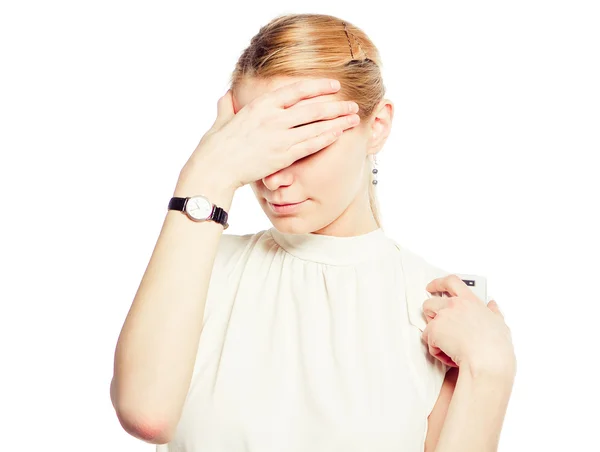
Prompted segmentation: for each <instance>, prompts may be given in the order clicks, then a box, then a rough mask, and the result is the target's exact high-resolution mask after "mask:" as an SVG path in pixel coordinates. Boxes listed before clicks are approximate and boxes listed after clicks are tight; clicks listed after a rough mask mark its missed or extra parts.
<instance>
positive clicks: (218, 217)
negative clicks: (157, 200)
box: [168, 196, 229, 229]
mask: <svg viewBox="0 0 600 452" xmlns="http://www.w3.org/2000/svg"><path fill="white" fill-rule="evenodd" d="M188 199H190V197H187V198H181V197H178V196H173V197H172V198H171V199H170V201H169V206H168V210H180V211H181V212H184V213H185V205H186V204H187V200H188ZM228 218H229V214H228V213H227V212H225V210H224V209H223V208H221V207H218V206H216V205H214V204H213V210H212V213H211V214H210V216H209V217H208V218H207V221H208V220H212V221H215V222H217V223H219V224H222V225H223V227H224V229H227V228H228V227H229V224H228V223H227V219H228Z"/></svg>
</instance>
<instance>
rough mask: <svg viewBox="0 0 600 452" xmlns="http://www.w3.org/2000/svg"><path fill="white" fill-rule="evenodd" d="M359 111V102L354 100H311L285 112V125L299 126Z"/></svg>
mask: <svg viewBox="0 0 600 452" xmlns="http://www.w3.org/2000/svg"><path fill="white" fill-rule="evenodd" d="M357 112H358V104H357V103H356V102H354V101H347V100H334V101H324V102H310V103H307V104H305V105H294V106H293V107H291V108H288V109H287V110H286V111H285V113H284V115H283V116H284V118H285V119H284V120H283V121H282V122H283V125H284V126H285V127H288V128H290V127H297V126H301V125H305V124H311V123H314V122H315V121H323V120H328V119H335V118H337V117H339V116H345V115H352V114H354V113H357Z"/></svg>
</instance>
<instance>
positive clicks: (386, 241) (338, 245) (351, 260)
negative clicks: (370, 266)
mask: <svg viewBox="0 0 600 452" xmlns="http://www.w3.org/2000/svg"><path fill="white" fill-rule="evenodd" d="M267 232H268V233H269V234H270V235H271V237H272V238H273V240H274V241H275V242H276V243H277V245H279V246H280V247H281V248H283V249H284V250H285V251H287V252H288V253H289V254H291V255H293V256H296V257H298V258H300V259H303V260H307V261H312V262H319V263H323V264H331V265H351V264H357V263H360V262H364V261H367V260H372V259H375V258H377V257H380V256H383V255H384V254H386V253H390V252H392V251H393V250H397V248H396V244H395V242H394V241H393V240H392V239H390V238H389V237H388V236H387V235H386V234H385V232H384V231H383V229H382V228H377V229H375V230H373V231H371V232H367V233H366V234H361V235H355V236H350V237H338V236H332V235H323V234H314V233H312V232H309V233H304V234H290V233H285V232H281V231H279V230H278V229H276V228H275V227H271V228H270V229H268V231H267Z"/></svg>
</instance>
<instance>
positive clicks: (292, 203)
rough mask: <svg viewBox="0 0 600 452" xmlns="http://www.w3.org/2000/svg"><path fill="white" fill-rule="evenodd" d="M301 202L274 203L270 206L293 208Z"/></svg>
mask: <svg viewBox="0 0 600 452" xmlns="http://www.w3.org/2000/svg"><path fill="white" fill-rule="evenodd" d="M301 202H302V201H299V202H286V203H283V204H277V203H275V202H272V203H271V204H273V205H274V206H293V205H294V204H300V203H301Z"/></svg>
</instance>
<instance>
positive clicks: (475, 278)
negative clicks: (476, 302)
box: [442, 273, 488, 305]
mask: <svg viewBox="0 0 600 452" xmlns="http://www.w3.org/2000/svg"><path fill="white" fill-rule="evenodd" d="M455 275H456V276H458V277H459V278H460V279H462V280H463V282H464V283H465V284H466V285H467V286H469V289H471V290H472V291H473V293H474V294H475V295H477V297H478V298H479V299H480V300H481V301H483V302H484V303H485V304H486V305H487V302H488V299H487V279H486V277H485V276H480V275H473V274H468V273H455ZM447 296H448V294H447V293H446V292H444V293H443V294H442V297H447Z"/></svg>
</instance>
